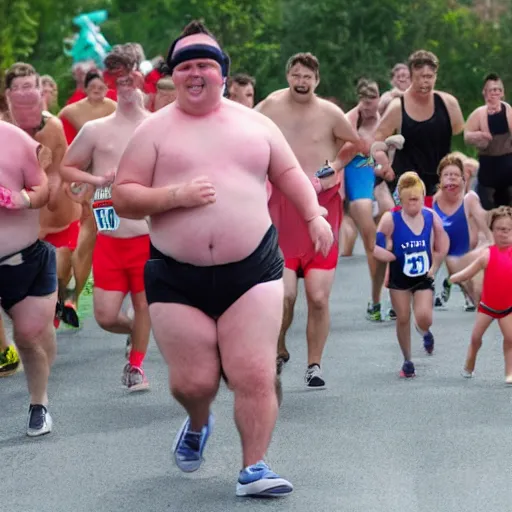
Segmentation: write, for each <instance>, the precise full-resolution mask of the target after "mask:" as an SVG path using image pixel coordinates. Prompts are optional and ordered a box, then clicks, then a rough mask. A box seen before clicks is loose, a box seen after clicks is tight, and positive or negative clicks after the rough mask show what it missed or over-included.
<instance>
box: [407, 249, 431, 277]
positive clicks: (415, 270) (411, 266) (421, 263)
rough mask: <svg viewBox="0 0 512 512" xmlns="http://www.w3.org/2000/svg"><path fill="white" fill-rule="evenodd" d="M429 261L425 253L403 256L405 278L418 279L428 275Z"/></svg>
mask: <svg viewBox="0 0 512 512" xmlns="http://www.w3.org/2000/svg"><path fill="white" fill-rule="evenodd" d="M429 269H430V261H429V258H428V254H427V251H421V252H413V253H411V254H406V255H405V260H404V269H403V270H404V274H405V275H406V276H407V277H420V276H424V275H425V274H428V271H429Z"/></svg>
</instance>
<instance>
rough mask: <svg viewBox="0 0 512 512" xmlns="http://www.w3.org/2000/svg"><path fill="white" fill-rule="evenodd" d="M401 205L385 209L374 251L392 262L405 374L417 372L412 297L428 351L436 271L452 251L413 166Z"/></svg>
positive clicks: (403, 182) (401, 188)
mask: <svg viewBox="0 0 512 512" xmlns="http://www.w3.org/2000/svg"><path fill="white" fill-rule="evenodd" d="M397 189H398V194H399V197H400V203H401V205H402V208H401V209H400V210H397V211H392V212H386V213H385V214H384V215H383V217H382V219H381V221H380V223H379V226H378V228H377V235H376V242H375V249H374V255H375V258H377V259H378V260H380V261H383V262H387V263H389V279H388V284H387V286H388V288H389V290H390V295H391V304H392V305H393V309H394V311H395V312H396V332H397V337H398V343H399V344H400V348H401V350H402V354H403V356H404V363H403V366H402V370H401V372H400V376H401V377H414V376H415V369H414V364H413V362H412V361H411V322H410V320H411V300H412V306H413V311H414V317H415V321H416V329H417V330H418V332H420V334H421V335H422V336H423V346H424V348H425V350H426V351H427V353H428V354H432V352H433V350H434V336H433V335H432V333H431V332H430V327H431V325H432V309H433V287H434V286H433V284H434V279H433V278H434V275H435V273H436V272H437V270H438V269H439V266H440V265H441V263H442V262H443V260H444V258H445V256H446V253H447V252H448V247H449V241H448V236H447V235H446V233H445V231H444V229H443V224H442V222H441V219H440V218H439V216H438V215H437V213H435V212H434V211H432V210H431V209H430V208H425V207H424V198H425V185H424V183H423V182H422V181H421V179H420V177H419V176H418V174H417V173H415V172H412V171H409V172H406V173H404V174H403V175H402V176H401V177H400V179H399V180H398V185H397Z"/></svg>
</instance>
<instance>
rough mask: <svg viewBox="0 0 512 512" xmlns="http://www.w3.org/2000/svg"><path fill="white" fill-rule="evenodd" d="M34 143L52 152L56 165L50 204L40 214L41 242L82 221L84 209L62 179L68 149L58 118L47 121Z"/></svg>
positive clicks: (50, 171) (51, 172)
mask: <svg viewBox="0 0 512 512" xmlns="http://www.w3.org/2000/svg"><path fill="white" fill-rule="evenodd" d="M34 140H36V141H37V142H39V143H40V144H42V145H43V146H45V147H47V148H48V149H50V150H51V152H52V164H51V166H50V167H48V169H47V170H46V173H47V175H48V180H49V183H50V201H49V204H48V206H45V207H44V208H42V209H41V211H40V218H39V220H40V225H41V231H40V234H39V236H40V238H44V237H45V236H46V235H48V234H50V233H58V232H60V231H62V230H64V229H66V228H67V227H68V226H69V225H70V224H71V223H72V222H75V221H77V220H78V219H80V216H81V215H82V206H81V205H80V204H78V203H76V202H75V201H72V200H71V199H70V198H69V196H68V194H67V193H66V187H67V184H65V183H63V182H62V180H61V179H60V163H61V161H62V158H63V157H64V153H65V152H66V149H67V146H68V145H67V142H66V138H65V136H64V130H63V128H62V124H61V122H60V121H59V119H58V118H57V117H54V116H51V117H49V118H47V119H46V123H45V125H44V127H43V128H42V129H41V130H39V131H38V132H36V133H35V135H34Z"/></svg>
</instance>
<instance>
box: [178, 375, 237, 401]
mask: <svg viewBox="0 0 512 512" xmlns="http://www.w3.org/2000/svg"><path fill="white" fill-rule="evenodd" d="M191 370H192V371H190V372H185V371H184V369H183V368H181V369H180V370H179V372H175V373H173V372H171V378H170V387H171V393H172V395H173V396H174V397H175V398H176V399H177V400H178V401H181V400H202V399H208V398H211V397H213V396H215V394H216V393H217V390H218V388H219V382H220V371H212V372H205V371H202V372H201V374H198V372H194V371H193V369H191ZM178 373H179V374H178ZM230 384H231V382H230Z"/></svg>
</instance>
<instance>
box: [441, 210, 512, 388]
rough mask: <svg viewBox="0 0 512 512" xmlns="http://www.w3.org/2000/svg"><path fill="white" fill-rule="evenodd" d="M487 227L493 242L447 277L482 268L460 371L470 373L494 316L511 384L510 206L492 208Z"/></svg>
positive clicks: (455, 277) (467, 276) (456, 277)
mask: <svg viewBox="0 0 512 512" xmlns="http://www.w3.org/2000/svg"><path fill="white" fill-rule="evenodd" d="M490 227H491V231H492V234H493V236H494V245H491V246H490V247H488V248H487V249H485V250H483V251H482V254H481V255H480V257H479V258H478V259H477V260H475V261H474V262H473V263H472V264H471V265H469V266H468V267H466V268H465V269H464V270H461V271H460V272H457V273H456V274H454V275H453V276H451V277H450V280H451V282H452V283H461V282H464V281H467V280H469V279H471V278H472V277H473V276H474V275H476V274H477V273H478V272H479V271H480V270H483V271H484V284H483V290H482V297H481V300H480V305H479V306H478V312H477V314H476V321H475V326H474V327H473V332H472V334H471V343H470V345H469V348H468V354H467V357H466V364H465V365H464V369H463V371H462V375H463V377H467V378H470V377H473V374H474V370H475V364H476V356H477V354H478V350H479V349H480V347H481V346H482V337H483V335H484V333H485V331H487V329H488V327H489V325H491V323H492V321H493V320H494V319H495V318H496V319H497V320H498V325H499V327H500V330H501V333H502V334H503V354H504V357H505V382H506V383H507V384H512V208H511V207H510V206H500V207H499V208H497V209H496V210H493V211H492V212H491V222H490Z"/></svg>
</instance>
